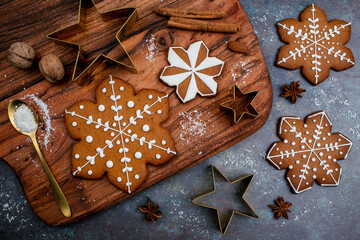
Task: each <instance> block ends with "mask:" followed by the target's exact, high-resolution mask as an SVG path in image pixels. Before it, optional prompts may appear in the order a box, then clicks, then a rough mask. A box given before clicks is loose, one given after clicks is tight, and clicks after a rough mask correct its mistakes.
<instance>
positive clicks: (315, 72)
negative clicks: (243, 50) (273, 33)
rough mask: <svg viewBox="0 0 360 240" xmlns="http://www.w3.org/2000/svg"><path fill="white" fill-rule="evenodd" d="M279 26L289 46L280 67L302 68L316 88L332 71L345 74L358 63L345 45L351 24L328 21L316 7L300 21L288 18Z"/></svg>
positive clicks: (283, 51) (280, 57) (282, 50)
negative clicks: (344, 71)
mask: <svg viewBox="0 0 360 240" xmlns="http://www.w3.org/2000/svg"><path fill="white" fill-rule="evenodd" d="M277 27H278V33H279V35H280V39H281V40H282V41H283V42H285V43H288V45H285V46H283V47H281V48H280V51H279V53H278V59H277V61H276V64H277V65H278V66H280V67H283V68H286V69H297V68H300V67H302V73H303V75H304V76H305V77H306V78H307V79H308V80H309V82H311V83H312V84H314V85H317V84H319V83H321V82H323V81H324V80H325V79H326V78H327V77H328V76H329V73H330V68H332V69H334V70H336V71H341V70H345V69H348V68H350V67H352V66H353V65H354V64H355V60H354V56H353V54H352V52H351V50H350V49H349V48H347V47H345V46H344V44H346V43H347V42H348V41H349V40H350V35H351V23H348V22H345V21H341V20H332V21H330V22H328V21H327V16H326V14H325V13H324V12H323V11H322V10H321V9H320V8H319V7H318V6H316V5H314V4H312V5H311V6H309V7H308V8H306V9H305V10H304V12H302V13H301V15H300V21H298V20H296V19H293V18H291V19H286V20H284V21H281V22H279V23H278V24H277Z"/></svg>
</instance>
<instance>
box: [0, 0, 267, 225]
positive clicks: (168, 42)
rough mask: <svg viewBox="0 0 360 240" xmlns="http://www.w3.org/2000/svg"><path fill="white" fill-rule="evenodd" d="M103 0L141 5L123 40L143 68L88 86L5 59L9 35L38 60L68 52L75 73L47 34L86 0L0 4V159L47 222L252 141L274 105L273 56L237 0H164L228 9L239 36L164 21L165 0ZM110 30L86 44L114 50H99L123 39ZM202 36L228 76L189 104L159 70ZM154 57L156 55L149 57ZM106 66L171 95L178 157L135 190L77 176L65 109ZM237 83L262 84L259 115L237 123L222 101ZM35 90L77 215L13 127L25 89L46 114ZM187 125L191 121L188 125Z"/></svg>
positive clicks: (110, 201) (88, 91)
mask: <svg viewBox="0 0 360 240" xmlns="http://www.w3.org/2000/svg"><path fill="white" fill-rule="evenodd" d="M96 3H97V7H98V8H99V9H100V10H102V11H106V10H110V9H114V8H119V7H137V8H138V13H139V20H138V22H137V23H136V25H135V26H134V27H133V29H132V30H131V31H130V33H128V35H127V36H126V39H125V40H124V41H122V43H123V44H124V46H125V48H126V49H127V51H128V52H129V54H130V55H131V57H132V59H133V61H134V63H135V65H136V66H137V68H138V70H139V73H138V74H134V73H130V72H128V71H126V70H124V69H123V68H121V67H118V66H116V65H110V66H106V68H105V69H104V70H103V71H102V72H101V73H100V74H99V75H97V77H96V78H95V79H94V80H93V81H91V82H89V84H86V85H84V86H79V85H78V84H76V83H74V82H71V81H66V82H64V83H62V84H58V85H52V84H50V83H48V82H46V81H45V80H44V79H43V78H42V77H41V75H40V73H39V72H38V71H37V67H36V66H34V67H33V68H32V69H28V70H20V69H17V68H15V67H13V66H11V65H10V63H9V62H8V61H7V58H6V49H7V48H8V47H9V46H10V45H11V43H13V42H16V41H24V42H27V43H29V44H30V45H32V46H33V47H34V49H35V51H36V53H37V58H40V57H41V56H43V55H45V54H47V53H53V54H56V55H57V56H58V57H60V59H61V60H62V62H63V63H64V64H65V67H66V78H67V79H68V80H69V79H70V78H71V73H72V69H73V65H74V60H75V57H76V52H75V51H73V49H69V48H65V47H63V46H60V45H56V44H55V43H53V42H51V41H50V40H48V39H47V38H46V35H47V34H48V33H50V32H53V31H54V30H56V29H59V28H63V27H66V26H68V25H70V24H73V23H74V22H76V21H77V12H78V1H75V0H65V1H60V0H56V1H55V0H52V1H50V0H48V1H35V0H28V1H25V0H18V1H12V0H4V1H2V2H1V3H0V16H1V17H0V19H1V22H2V25H1V26H0V31H1V34H0V49H1V51H0V52H1V54H0V112H1V115H0V132H2V134H1V136H0V157H1V158H3V159H4V160H5V161H6V162H7V163H8V164H9V165H10V166H11V167H12V168H13V169H14V171H15V172H16V174H17V175H18V176H19V179H20V182H21V185H22V187H23V190H24V192H25V196H26V198H27V200H28V202H29V204H30V205H31V207H32V209H33V210H34V212H35V213H36V214H37V215H38V216H39V217H40V218H41V219H42V220H43V221H44V222H46V223H48V224H52V225H61V224H66V223H70V222H74V221H76V220H79V219H81V218H84V217H86V216H88V215H90V214H93V213H95V212H98V211H100V210H102V209H105V208H107V207H109V206H112V205H114V204H115V203H117V202H119V201H121V200H123V199H125V198H127V197H130V196H132V195H133V194H136V192H139V191H141V190H143V189H145V188H147V187H150V186H151V185H153V184H155V183H157V182H159V181H162V180H164V179H166V178H168V177H170V176H172V175H174V174H176V173H178V172H180V171H182V170H184V169H186V168H188V167H190V166H192V165H194V164H196V163H198V162H200V161H202V160H204V159H207V158H209V157H210V156H212V155H214V154H216V153H218V152H220V151H223V150H224V149H226V148H228V147H230V146H232V145H234V144H235V143H238V142H240V141H242V140H244V139H245V138H247V137H249V136H250V135H252V134H253V133H255V132H256V131H257V130H259V129H260V128H261V127H262V126H263V124H264V123H265V121H266V119H267V118H268V115H269V113H270V110H271V104H272V88H271V82H270V78H269V74H268V70H267V67H266V64H265V60H264V57H263V55H262V52H261V48H260V45H259V42H258V40H257V38H256V35H255V33H254V30H253V28H252V26H251V23H250V21H249V19H248V17H247V15H246V13H245V11H244V10H243V8H242V7H241V5H240V4H239V2H238V1H237V0H213V1H210V0H199V1H191V0H181V1H174V0H169V1H166V0H164V1H163V2H162V3H161V6H171V7H180V8H194V9H223V10H224V11H225V14H226V17H225V19H222V20H221V21H224V22H228V23H237V24H240V25H241V29H240V31H239V32H238V33H236V34H233V35H231V34H222V33H203V32H191V31H186V30H179V29H170V28H168V27H166V21H167V18H165V17H161V16H157V15H155V14H154V13H153V9H154V8H155V7H158V6H160V1H155V0H133V1H131V0H126V1H110V0H104V1H100V0H98V1H96ZM14 12H16V14H14ZM215 21H217V20H215ZM110 26H111V25H110ZM111 29H112V28H110V27H106V28H99V29H96V30H97V31H96V36H95V37H94V38H90V40H89V41H87V42H85V43H84V44H85V45H86V47H85V48H86V49H88V51H89V52H88V55H89V59H91V57H95V56H96V53H97V52H99V51H108V49H100V50H99V49H97V46H99V42H100V43H101V42H102V41H104V42H106V43H107V44H108V45H109V46H110V47H111V46H113V45H115V44H116V40H115V38H113V40H111V39H112V36H113V34H112V33H115V32H116V31H117V30H118V28H114V29H112V30H111ZM99 36H102V37H101V38H100V37H99ZM90 37H91V36H90ZM150 39H152V40H151V41H153V42H154V44H155V45H154V46H155V49H153V50H154V51H152V52H149V46H151V45H150V44H151V42H149V40H150ZM197 40H203V41H204V42H205V44H206V45H207V46H208V47H209V49H210V56H217V57H218V58H220V59H221V60H223V61H225V67H224V69H223V74H222V75H221V76H220V77H217V78H216V81H217V82H218V94H217V96H216V97H214V98H201V97H199V96H197V97H196V98H195V99H194V100H192V101H190V102H188V103H186V104H181V102H180V100H179V99H178V98H177V96H176V94H175V88H172V87H168V86H166V85H164V84H162V83H161V82H160V80H159V75H160V73H161V70H162V69H163V67H164V66H167V65H168V62H167V50H168V47H169V46H181V47H184V48H188V46H189V45H190V43H192V42H195V41H197ZM235 40H236V41H241V42H243V43H244V44H246V46H247V47H248V48H249V50H250V53H249V54H248V55H242V54H236V53H233V52H231V51H230V50H228V49H227V46H226V42H227V41H235ZM151 55H152V57H153V58H150V56H151ZM150 60H151V61H150ZM108 74H112V75H113V76H115V77H119V78H122V79H124V80H125V81H127V82H128V83H130V84H132V85H133V86H134V89H135V92H138V91H140V90H141V89H143V88H150V89H156V90H159V91H163V92H166V93H168V94H170V97H169V101H170V106H171V111H170V116H169V119H168V120H167V121H166V122H165V124H163V126H164V127H166V128H167V129H169V130H170V131H171V133H172V136H173V138H174V139H175V142H176V148H177V152H178V155H177V156H176V157H175V158H173V159H172V160H171V161H170V162H169V163H168V164H165V165H163V166H161V167H157V168H154V167H152V166H148V169H149V172H150V174H149V177H148V180H147V181H146V182H145V183H144V184H143V185H142V187H140V188H139V189H138V190H137V191H136V192H134V193H132V194H127V193H124V192H122V191H120V190H118V189H117V188H115V187H114V186H112V185H111V184H110V183H109V182H108V180H107V178H106V177H104V178H102V179H101V180H99V181H91V180H84V179H80V178H75V177H73V176H72V175H71V171H70V170H71V166H70V164H71V163H70V154H71V147H72V146H73V144H74V143H75V141H74V140H73V139H72V138H71V137H70V136H69V134H68V132H67V130H66V127H65V124H64V118H63V114H64V110H65V109H66V108H68V107H69V106H71V105H72V104H73V103H75V102H78V101H82V100H91V101H94V90H95V89H96V87H97V85H98V84H99V83H100V81H101V80H102V79H103V78H105V77H106V76H107V75H108ZM235 83H237V84H238V86H239V87H240V89H241V90H242V91H243V92H251V91H259V94H258V96H257V97H256V98H255V100H254V101H253V105H254V107H255V108H256V109H257V110H258V112H259V117H257V118H255V119H254V118H245V119H244V120H242V121H241V122H240V123H239V124H237V125H233V124H232V121H233V118H232V116H231V115H229V113H228V112H227V111H224V110H223V109H222V108H220V103H222V102H225V101H228V100H230V99H231V88H232V85H233V84H235ZM29 94H36V95H37V96H38V97H39V98H40V99H42V100H43V101H44V102H45V103H46V104H47V105H48V106H49V108H50V115H51V118H52V121H51V124H52V126H53V128H54V130H53V131H51V133H52V134H51V137H50V140H51V143H50V144H49V145H48V148H47V149H46V148H43V149H42V151H43V154H44V156H45V158H46V159H47V162H48V164H49V166H50V168H51V170H52V171H53V173H54V175H55V177H56V179H57V180H58V182H59V185H60V186H61V188H62V190H63V191H64V194H65V195H66V197H67V199H68V200H69V204H70V206H71V208H72V214H73V215H72V217H71V218H70V219H66V218H64V217H63V216H62V215H61V213H60V211H59V209H58V207H57V205H56V202H55V198H54V196H53V194H52V192H51V189H50V186H49V182H48V180H47V178H46V176H45V173H44V171H43V169H42V167H41V165H40V160H39V158H38V156H37V155H36V152H35V149H34V148H33V146H32V144H31V143H30V142H29V141H28V140H27V137H25V136H23V135H20V134H19V133H17V132H16V131H15V129H13V128H12V126H11V123H10V121H9V119H8V116H7V105H8V103H9V100H10V99H13V98H18V99H20V98H24V97H25V100H24V101H27V102H30V104H31V105H32V106H33V107H34V109H35V111H37V112H38V114H39V119H40V121H43V115H42V114H41V111H40V109H39V107H38V106H37V105H36V104H35V103H34V102H33V101H30V100H29V98H26V96H28V95H29ZM199 113H201V114H199ZM196 114H198V115H196ZM200 115H201V116H200ZM190 117H193V120H194V117H196V118H197V117H198V119H197V120H198V121H201V123H203V126H202V127H203V131H202V132H199V131H196V128H195V127H194V126H195V125H194V121H190V120H189V118H190ZM184 126H185V127H188V128H190V129H183V127H184ZM42 127H44V124H43V123H42V125H41V127H40V128H39V131H38V137H39V136H41V135H42V134H44V128H42ZM194 129H195V130H194ZM39 140H40V141H41V139H39Z"/></svg>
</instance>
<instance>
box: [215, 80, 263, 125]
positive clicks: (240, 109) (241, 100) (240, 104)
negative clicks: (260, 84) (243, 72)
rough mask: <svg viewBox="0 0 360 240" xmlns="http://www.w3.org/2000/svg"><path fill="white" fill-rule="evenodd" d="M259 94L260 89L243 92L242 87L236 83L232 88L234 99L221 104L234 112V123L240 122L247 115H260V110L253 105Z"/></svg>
mask: <svg viewBox="0 0 360 240" xmlns="http://www.w3.org/2000/svg"><path fill="white" fill-rule="evenodd" d="M257 94H258V91H254V92H248V93H243V92H242V91H241V90H240V88H239V87H238V86H237V85H236V84H234V86H233V88H232V99H231V100H229V101H227V102H223V103H221V104H220V105H221V107H223V108H225V109H226V110H229V111H232V112H233V113H234V123H235V124H238V123H239V122H240V120H241V119H242V118H243V117H244V116H245V115H248V116H249V117H257V116H259V113H258V111H257V110H256V109H255V108H254V106H253V105H252V102H253V101H254V99H255V97H256V96H257Z"/></svg>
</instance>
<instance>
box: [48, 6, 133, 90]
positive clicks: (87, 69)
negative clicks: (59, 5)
mask: <svg viewBox="0 0 360 240" xmlns="http://www.w3.org/2000/svg"><path fill="white" fill-rule="evenodd" d="M92 7H95V10H96V11H97V12H98V13H99V14H100V15H101V19H102V20H103V21H104V22H106V21H109V20H114V19H120V18H126V20H125V22H124V23H123V25H122V26H121V28H120V29H119V30H118V31H117V33H116V35H115V38H116V40H117V42H118V43H119V44H120V47H121V49H122V50H123V51H124V53H125V55H126V58H127V59H128V60H129V61H130V64H126V63H124V62H122V61H121V59H122V58H120V59H114V58H110V57H109V56H107V55H105V54H104V53H102V54H100V55H98V56H97V57H96V58H95V59H94V60H93V61H92V62H91V63H90V64H89V65H88V66H86V65H87V64H86V54H85V52H84V50H83V49H82V48H81V46H80V44H76V43H72V42H68V41H65V40H62V38H67V37H69V36H72V35H75V34H80V33H81V32H83V31H84V25H85V19H86V10H87V9H90V8H92ZM137 19H138V14H137V10H136V8H132V7H126V8H118V9H115V10H110V11H106V12H101V11H99V9H98V8H97V7H96V5H95V3H94V1H93V0H80V2H79V12H78V22H77V23H75V24H73V25H69V26H67V27H64V28H61V29H59V30H57V31H55V32H52V33H50V34H48V35H47V37H48V38H49V39H51V40H54V41H55V42H56V43H58V44H60V45H64V46H66V47H71V48H74V49H77V50H78V53H77V56H76V60H75V66H74V71H73V74H72V80H73V81H77V82H78V83H79V84H80V85H82V84H84V83H85V82H86V81H87V80H88V79H89V78H90V77H91V76H93V75H95V74H96V72H95V70H96V69H97V68H98V67H99V66H100V65H101V64H102V63H103V62H104V61H105V60H108V61H110V62H114V63H116V64H119V65H121V66H123V67H124V68H126V69H127V70H129V71H132V72H134V73H137V69H136V67H135V64H134V63H133V61H132V59H131V57H130V55H129V54H128V52H127V51H126V49H125V47H124V46H123V45H122V43H121V40H122V38H123V36H124V35H125V33H126V32H127V31H128V30H129V29H130V28H131V26H132V25H133V24H134V23H135V22H136V20H137ZM69 32H71V33H72V34H69Z"/></svg>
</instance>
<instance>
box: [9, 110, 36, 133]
mask: <svg viewBox="0 0 360 240" xmlns="http://www.w3.org/2000/svg"><path fill="white" fill-rule="evenodd" d="M14 120H15V124H16V126H17V127H18V128H20V130H21V131H23V132H26V133H31V132H33V131H35V130H36V128H37V123H36V121H35V118H34V114H33V112H32V111H31V109H30V108H29V107H28V106H26V105H24V104H22V105H20V106H19V107H18V108H17V109H16V111H15V113H14Z"/></svg>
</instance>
